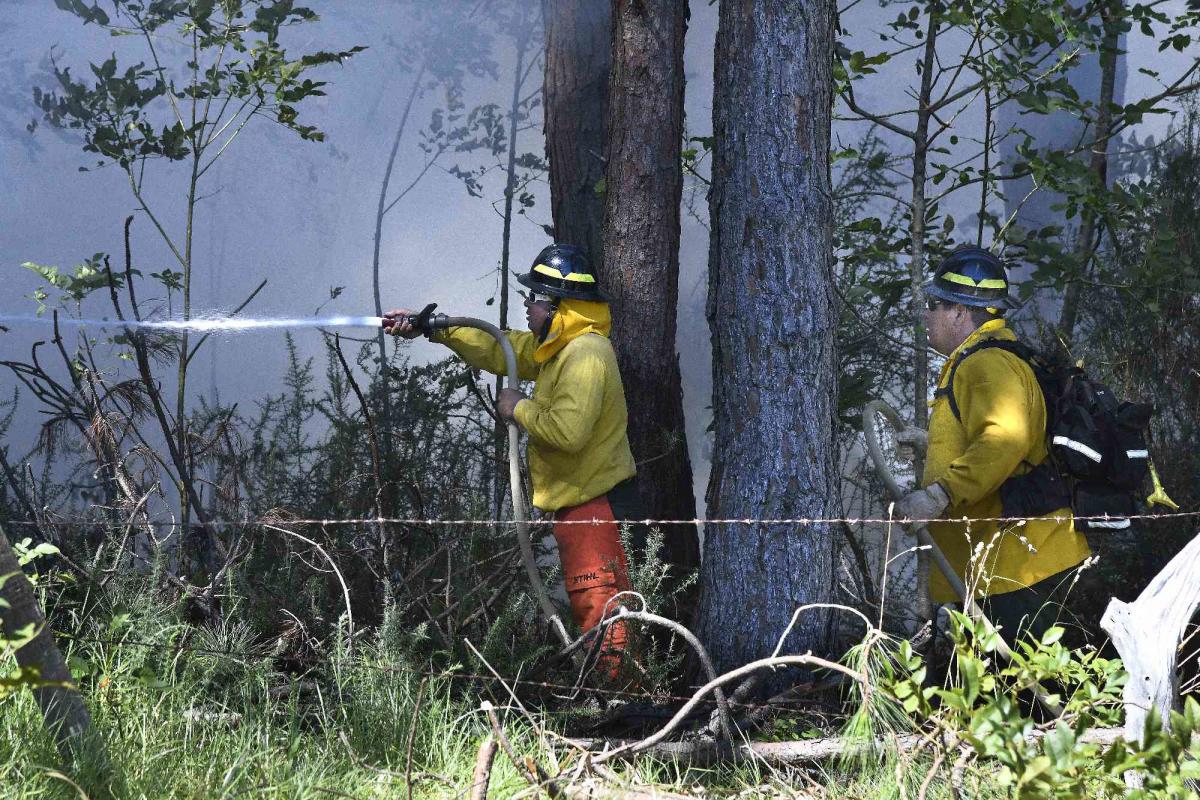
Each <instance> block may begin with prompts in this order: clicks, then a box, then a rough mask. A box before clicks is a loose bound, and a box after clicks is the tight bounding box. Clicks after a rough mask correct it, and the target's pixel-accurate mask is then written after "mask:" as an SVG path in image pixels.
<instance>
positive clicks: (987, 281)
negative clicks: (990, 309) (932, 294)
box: [938, 272, 1008, 289]
mask: <svg viewBox="0 0 1200 800" xmlns="http://www.w3.org/2000/svg"><path fill="white" fill-rule="evenodd" d="M938 277H939V278H941V279H942V280H944V281H949V282H950V283H957V284H961V285H963V286H974V287H975V288H977V289H1007V288H1008V282H1007V281H1004V280H1001V279H1000V278H984V279H983V280H980V281H974V280H972V279H971V278H968V277H967V276H966V275H959V274H958V273H957V272H944V273H942V274H941V275H939V276H938Z"/></svg>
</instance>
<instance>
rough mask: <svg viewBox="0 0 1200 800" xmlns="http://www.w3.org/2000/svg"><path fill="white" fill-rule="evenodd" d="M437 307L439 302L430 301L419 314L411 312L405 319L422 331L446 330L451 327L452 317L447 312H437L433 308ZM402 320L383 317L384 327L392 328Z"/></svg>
mask: <svg viewBox="0 0 1200 800" xmlns="http://www.w3.org/2000/svg"><path fill="white" fill-rule="evenodd" d="M435 308H437V303H430V304H429V305H427V306H425V307H424V308H423V309H421V313H419V314H410V315H408V316H406V317H403V321H404V322H407V323H408V324H409V325H412V326H413V327H414V328H416V329H417V330H418V331H420V332H421V333H426V334H427V333H431V332H432V331H435V330H445V329H446V328H449V327H450V318H449V317H447V316H446V315H445V314H435V313H433V310H434V309H435ZM399 321H401V318H400V317H383V327H384V329H385V330H387V329H390V328H391V327H392V326H393V325H395V324H396V323H397V322H399Z"/></svg>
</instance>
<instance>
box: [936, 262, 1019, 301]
mask: <svg viewBox="0 0 1200 800" xmlns="http://www.w3.org/2000/svg"><path fill="white" fill-rule="evenodd" d="M922 288H923V289H924V291H925V295H926V297H935V298H937V299H938V300H942V301H945V302H947V303H957V304H959V305H963V306H973V307H976V308H990V309H996V310H997V311H1006V310H1008V309H1013V308H1016V307H1017V303H1016V301H1014V300H1013V299H1012V297H1010V296H1009V294H1008V289H1009V284H1008V271H1007V270H1006V269H1005V267H1004V262H1003V261H1001V260H1000V258H999V257H998V256H996V255H995V254H993V253H992V252H991V251H990V250H985V249H983V248H982V247H960V248H959V249H958V250H955V251H954V252H953V253H951V254H950V255H948V256H946V258H945V259H944V260H943V261H942V263H941V264H939V265H938V268H937V269H936V270H935V271H934V273H933V280H931V281H929V282H928V283H926V284H925V286H924V287H922Z"/></svg>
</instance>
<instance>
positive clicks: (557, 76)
mask: <svg viewBox="0 0 1200 800" xmlns="http://www.w3.org/2000/svg"><path fill="white" fill-rule="evenodd" d="M610 2H611V0H542V13H543V17H544V19H545V28H546V79H545V85H544V87H543V90H542V95H543V97H544V99H545V109H546V123H545V127H546V158H547V161H548V162H549V164H550V206H551V212H552V214H553V217H554V238H555V240H556V241H559V242H563V243H567V244H573V245H577V246H578V247H583V248H585V249H586V250H587V253H588V257H589V258H590V259H591V260H592V264H593V265H594V266H595V267H596V269H598V270H599V269H602V268H603V265H604V237H603V226H604V192H603V188H602V187H603V184H602V181H603V179H604V146H605V131H606V128H605V122H606V120H607V111H608V72H609V65H610V64H611V63H612V45H611V41H612V38H611V37H612V24H611V16H610V13H609V4H610Z"/></svg>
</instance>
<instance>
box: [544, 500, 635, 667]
mask: <svg viewBox="0 0 1200 800" xmlns="http://www.w3.org/2000/svg"><path fill="white" fill-rule="evenodd" d="M593 520H594V521H593ZM563 523H574V524H563ZM554 539H555V541H557V542H558V557H559V559H560V560H561V561H562V569H563V580H564V582H565V583H566V587H567V598H568V599H569V600H570V601H571V616H572V617H573V618H574V619H575V624H576V625H578V626H579V628H580V630H581V631H583V632H584V633H586V632H587V631H589V630H591V629H592V628H594V627H595V626H596V624H597V623H598V622H600V620H601V615H602V614H603V613H604V605H605V604H606V603H607V602H608V601H609V600H610V599H611V598H612V597H613V595H615V594H617V592H623V591H626V590H628V589H630V588H632V586H631V584H630V582H629V561H628V559H627V558H626V555H625V548H624V547H623V546H622V545H621V529H620V525H619V524H618V522H617V519H616V516H615V515H614V514H613V510H612V506H611V505H610V504H609V501H608V496H607V495H600V496H599V497H597V498H595V499H593V500H589V501H588V502H586V503H584V504H582V505H578V506H572V507H570V508H563V509H559V510H558V511H556V512H555V513H554ZM614 611H616V608H615V606H614V607H612V608H609V613H612V612H614ZM626 639H627V633H626V630H625V623H624V622H618V623H616V624H614V625H612V626H610V627H609V628H608V631H607V632H606V634H605V638H604V643H603V645H602V648H603V649H602V651H601V656H600V661H599V668H600V669H601V671H603V672H605V673H607V674H608V676H609V677H610V678H616V677H617V672H618V670H619V668H620V665H621V656H620V654H621V652H623V651H624V649H625V644H626Z"/></svg>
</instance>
